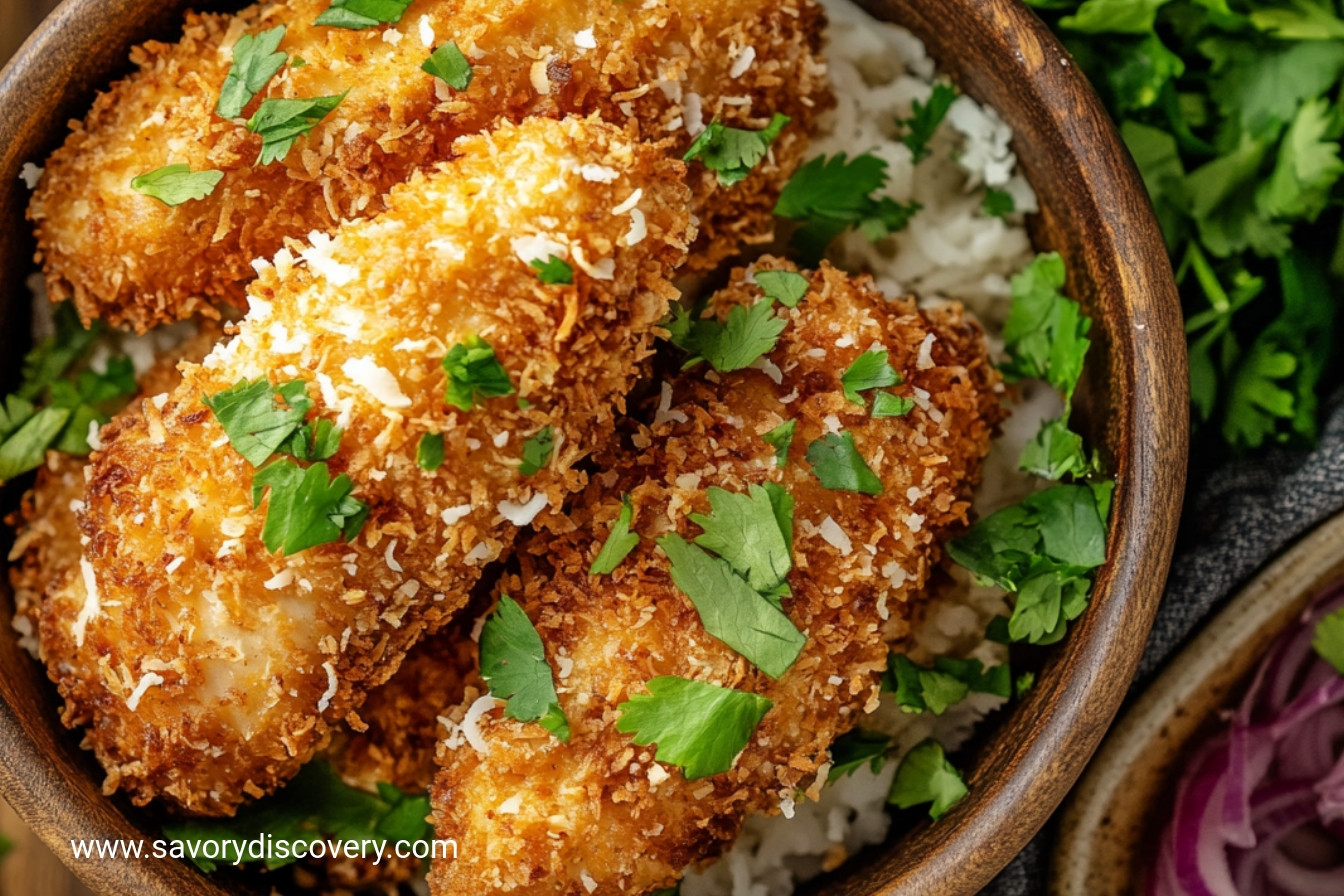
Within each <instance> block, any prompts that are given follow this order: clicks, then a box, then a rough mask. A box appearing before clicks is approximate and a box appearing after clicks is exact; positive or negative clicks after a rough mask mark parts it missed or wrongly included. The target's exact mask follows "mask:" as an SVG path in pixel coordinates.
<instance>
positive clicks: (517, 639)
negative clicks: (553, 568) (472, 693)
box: [481, 594, 569, 743]
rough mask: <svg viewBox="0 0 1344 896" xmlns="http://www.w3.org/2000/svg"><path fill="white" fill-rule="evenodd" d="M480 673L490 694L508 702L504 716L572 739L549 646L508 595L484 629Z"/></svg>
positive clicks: (566, 741) (503, 598)
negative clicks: (530, 723) (553, 669)
mask: <svg viewBox="0 0 1344 896" xmlns="http://www.w3.org/2000/svg"><path fill="white" fill-rule="evenodd" d="M481 677H482V678H484V679H485V680H486V682H487V683H489V685H490V693H492V694H493V695H494V696H496V697H498V698H500V699H501V700H506V701H508V702H507V703H506V704H505V705H504V715H506V716H508V717H509V718H511V719H517V720H518V721H520V722H536V723H537V724H539V725H541V727H543V728H545V729H546V730H547V731H549V732H551V733H552V734H554V735H555V736H556V737H557V738H558V739H559V740H560V741H561V743H569V720H568V719H566V718H565V712H564V710H563V709H561V708H560V698H559V696H558V695H557V694H556V692H555V678H554V676H553V675H552V673H551V667H550V665H549V664H548V663H547V662H546V648H545V647H544V646H543V645H542V643H541V636H540V635H538V634H537V630H536V628H535V627H533V625H532V622H531V620H529V619H528V618H527V614H526V613H524V612H523V608H522V607H520V606H518V602H517V601H515V600H514V599H513V598H511V597H509V596H508V595H507V594H505V595H503V596H501V597H500V599H499V606H498V607H496V609H495V612H494V614H493V615H491V616H490V618H489V619H487V620H486V622H485V626H484V627H483V628H482V629H481Z"/></svg>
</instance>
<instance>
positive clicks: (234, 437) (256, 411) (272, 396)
mask: <svg viewBox="0 0 1344 896" xmlns="http://www.w3.org/2000/svg"><path fill="white" fill-rule="evenodd" d="M307 389H308V387H307V384H306V383H304V381H303V380H291V381H290V382H287V383H281V384H279V385H276V386H273V385H271V383H270V382H269V381H268V380H267V379H266V378H265V377H259V378H257V379H255V380H253V381H252V382H250V383H249V382H248V381H247V380H239V381H238V382H237V383H235V384H234V385H233V386H231V387H230V388H228V389H225V390H224V391H222V392H216V393H215V394H214V395H203V396H201V400H202V401H203V402H204V403H205V406H206V407H208V408H209V409H210V410H211V411H212V412H213V413H214V415H215V419H216V420H218V421H219V425H220V426H222V427H224V433H225V434H226V435H227V436H228V437H229V444H231V445H232V446H233V449H234V450H235V451H237V452H238V453H239V454H241V455H242V456H243V457H244V458H246V459H247V462H248V463H250V464H251V465H252V466H254V467H260V466H261V465H262V464H264V463H266V461H267V460H268V459H269V458H270V457H271V455H273V454H275V452H276V451H277V450H278V449H279V448H280V446H281V445H283V444H284V443H285V442H287V441H288V440H289V439H290V437H292V436H293V435H294V434H295V433H296V432H297V431H298V429H299V427H300V426H302V425H303V418H304V417H306V416H307V415H308V412H309V411H310V410H312V407H313V402H312V399H310V398H309V397H308V391H307ZM277 400H278V402H280V403H277Z"/></svg>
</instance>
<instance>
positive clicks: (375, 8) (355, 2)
mask: <svg viewBox="0 0 1344 896" xmlns="http://www.w3.org/2000/svg"><path fill="white" fill-rule="evenodd" d="M412 2H413V0H331V6H330V7H328V8H327V9H326V10H325V11H323V13H322V14H321V15H320V16H318V17H317V18H316V19H315V20H314V22H313V24H315V25H326V26H328V27H330V28H349V29H351V30H354V31H359V30H362V29H364V28H372V27H373V26H374V25H395V24H396V23H397V22H400V21H401V17H402V16H403V15H405V14H406V10H407V8H409V7H410V5H411V3H412Z"/></svg>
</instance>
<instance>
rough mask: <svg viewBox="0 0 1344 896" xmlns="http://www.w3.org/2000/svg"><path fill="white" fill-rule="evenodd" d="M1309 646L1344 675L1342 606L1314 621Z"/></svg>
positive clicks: (1343, 618) (1343, 613) (1343, 619)
mask: <svg viewBox="0 0 1344 896" xmlns="http://www.w3.org/2000/svg"><path fill="white" fill-rule="evenodd" d="M1311 647H1312V649H1313V650H1315V651H1316V654H1317V655H1318V656H1319V657H1320V658H1321V659H1323V660H1325V661H1326V662H1327V663H1329V664H1330V665H1331V666H1333V667H1334V668H1335V671H1336V672H1338V673H1339V674H1340V675H1344V608H1341V609H1338V610H1336V611H1335V612H1333V613H1331V614H1329V615H1328V616H1325V617H1324V618H1322V619H1321V621H1320V622H1318V623H1316V631H1315V632H1314V633H1313V634H1312V638H1311Z"/></svg>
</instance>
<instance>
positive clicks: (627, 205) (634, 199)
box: [611, 187, 644, 215]
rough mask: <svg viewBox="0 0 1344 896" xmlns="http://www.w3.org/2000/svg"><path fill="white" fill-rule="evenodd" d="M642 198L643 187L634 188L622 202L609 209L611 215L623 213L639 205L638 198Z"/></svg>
mask: <svg viewBox="0 0 1344 896" xmlns="http://www.w3.org/2000/svg"><path fill="white" fill-rule="evenodd" d="M643 198H644V189H643V188H642V187H641V188H640V189H638V190H636V191H635V192H633V193H631V194H630V195H629V196H628V197H626V200H625V201H624V202H622V203H621V204H620V205H618V206H616V207H615V208H613V209H612V210H611V213H612V214H613V215H624V214H625V213H626V212H628V211H630V210H631V209H632V208H634V207H635V206H637V205H639V200H641V199H643Z"/></svg>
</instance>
